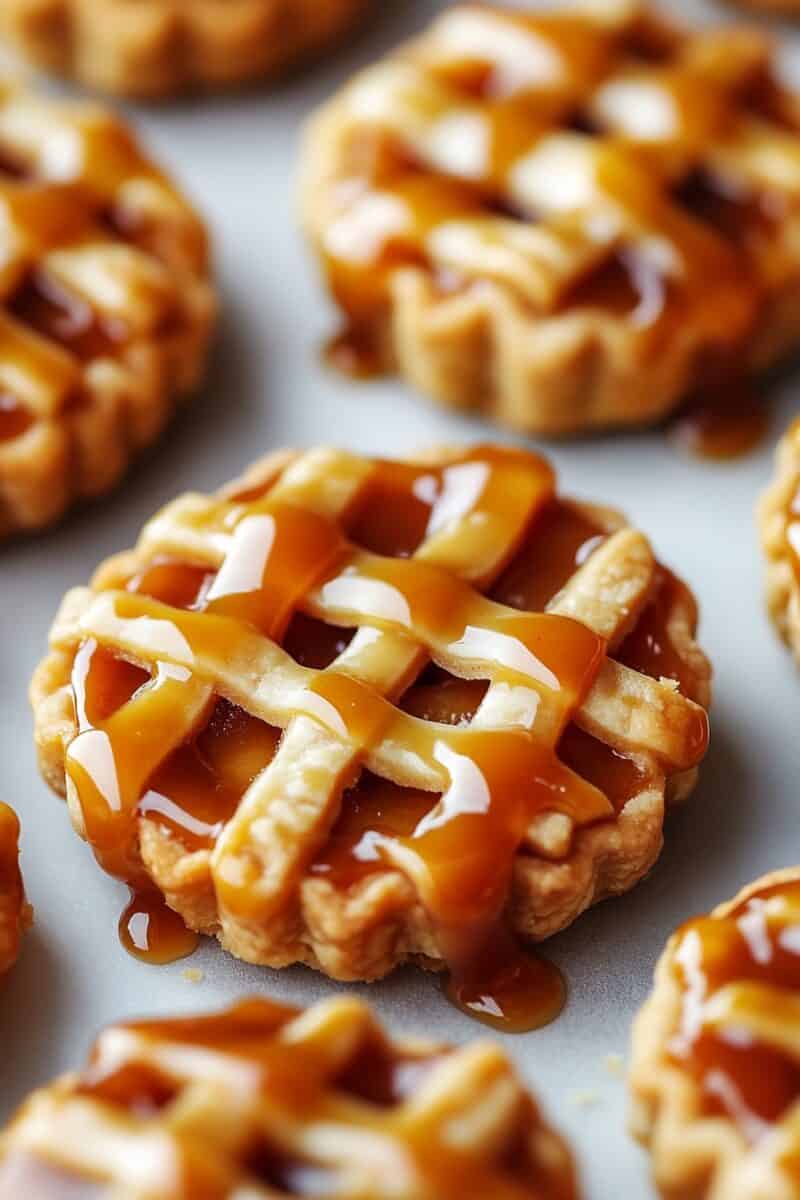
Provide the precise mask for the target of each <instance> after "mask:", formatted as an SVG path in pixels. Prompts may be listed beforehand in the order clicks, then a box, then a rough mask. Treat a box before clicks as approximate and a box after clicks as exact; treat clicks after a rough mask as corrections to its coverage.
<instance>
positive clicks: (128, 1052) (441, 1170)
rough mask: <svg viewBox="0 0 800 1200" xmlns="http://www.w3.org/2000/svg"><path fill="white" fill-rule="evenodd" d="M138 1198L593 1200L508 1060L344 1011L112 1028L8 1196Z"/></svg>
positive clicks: (31, 1111) (53, 1094) (320, 1009)
mask: <svg viewBox="0 0 800 1200" xmlns="http://www.w3.org/2000/svg"><path fill="white" fill-rule="evenodd" d="M487 1111H488V1112H491V1118H492V1119H491V1122H490V1128H489V1129H488V1130H486V1128H485V1125H486V1114H487ZM34 1117H35V1122H34V1120H32V1118H34ZM76 1118H79V1119H80V1129H81V1136H80V1137H79V1138H77V1140H74V1139H73V1138H71V1136H70V1132H69V1131H70V1130H71V1129H72V1128H74V1126H73V1124H72V1123H73V1122H74V1121H75V1119H76ZM456 1122H457V1123H458V1136H457V1137H456V1136H454V1135H453V1132H452V1130H453V1128H454V1126H455V1124H456ZM34 1125H35V1127H34ZM111 1129H113V1130H114V1139H113V1149H112V1148H111V1147H110V1145H108V1143H107V1141H106V1139H107V1138H108V1136H109V1131H110V1130H111ZM145 1137H146V1139H147V1146H148V1154H147V1155H146V1156H143V1155H142V1153H141V1144H142V1139H143V1138H145ZM323 1144H326V1148H323V1149H322V1150H320V1149H319V1147H320V1146H323ZM107 1145H108V1151H107V1149H106V1147H107ZM134 1182H135V1185H136V1187H137V1188H138V1190H140V1191H141V1190H142V1188H143V1187H144V1188H146V1191H147V1195H148V1196H152V1197H153V1200H161V1198H162V1197H163V1200H167V1197H169V1198H170V1200H225V1197H228V1196H230V1195H232V1194H233V1192H234V1191H235V1192H236V1194H237V1195H238V1194H239V1193H241V1194H242V1195H244V1194H245V1193H247V1195H250V1194H251V1193H252V1195H254V1196H255V1195H256V1194H258V1195H261V1194H262V1192H263V1194H265V1195H266V1194H269V1195H273V1194H275V1195H278V1194H280V1195H286V1196H296V1197H307V1198H308V1200H312V1198H314V1197H320V1196H323V1195H325V1196H327V1195H331V1196H333V1195H336V1196H340V1197H342V1200H345V1198H346V1197H351V1196H352V1197H355V1196H356V1195H358V1196H370V1197H374V1200H390V1197H392V1198H394V1200H411V1197H419V1196H422V1195H424V1196H425V1197H429V1198H430V1200H450V1198H451V1197H453V1196H457V1195H461V1196H465V1197H466V1196H470V1197H471V1196H474V1197H476V1198H477V1197H480V1198H481V1200H577V1196H578V1186H577V1181H576V1176H575V1171H574V1167H573V1164H572V1161H571V1156H570V1154H569V1151H568V1149H567V1147H566V1146H565V1145H564V1143H563V1142H562V1141H561V1140H560V1139H559V1138H558V1137H557V1135H556V1134H554V1133H553V1132H552V1131H551V1130H550V1129H549V1128H548V1127H547V1126H546V1125H545V1123H544V1121H543V1119H542V1117H541V1115H540V1113H539V1111H538V1109H537V1106H536V1104H535V1102H534V1100H533V1098H532V1097H531V1096H530V1095H529V1094H528V1093H526V1092H525V1091H524V1089H523V1087H522V1085H521V1083H520V1082H519V1080H518V1079H517V1077H516V1075H515V1073H514V1071H513V1068H512V1066H511V1064H510V1062H509V1061H508V1059H507V1058H506V1056H505V1055H504V1054H503V1053H502V1051H501V1050H500V1048H499V1047H497V1046H493V1045H492V1044H491V1043H487V1042H483V1043H475V1044H473V1045H472V1046H471V1047H469V1048H466V1049H463V1050H458V1049H451V1048H450V1047H447V1046H442V1045H434V1044H431V1043H427V1042H392V1041H390V1040H389V1038H388V1037H387V1036H386V1035H385V1034H384V1032H383V1031H382V1030H381V1028H380V1027H379V1026H378V1025H377V1023H376V1022H375V1020H374V1019H373V1018H372V1016H371V1015H370V1013H369V1010H368V1009H367V1008H366V1007H365V1006H364V1005H362V1004H360V1003H359V1002H357V1001H354V1000H346V999H344V998H340V999H338V1000H331V1001H328V1002H326V1003H324V1004H320V1005H317V1006H316V1007H315V1008H311V1009H309V1010H307V1011H306V1012H298V1011H297V1010H295V1009H292V1008H288V1007H285V1006H282V1005H278V1004H275V1003H272V1002H270V1001H268V1000H265V999H255V998H254V999H250V1000H245V1001H242V1002H240V1003H238V1004H236V1005H235V1006H234V1007H233V1008H231V1009H229V1010H227V1011H225V1012H221V1013H219V1014H213V1015H209V1016H198V1017H188V1018H182V1019H170V1020H156V1021H133V1022H130V1023H127V1024H120V1025H117V1026H113V1027H111V1028H109V1029H107V1030H106V1031H105V1032H104V1033H102V1034H101V1036H100V1037H99V1038H98V1040H97V1042H96V1044H95V1046H94V1048H93V1050H92V1052H91V1055H90V1058H89V1062H88V1065H87V1066H86V1067H85V1068H84V1069H83V1070H82V1071H81V1072H79V1073H78V1074H76V1075H73V1076H71V1077H70V1078H69V1080H68V1081H66V1082H64V1083H63V1084H61V1085H59V1084H56V1085H55V1087H54V1088H51V1089H43V1090H42V1091H41V1092H39V1093H38V1094H37V1095H36V1096H35V1097H33V1099H32V1101H31V1104H30V1105H29V1106H27V1107H23V1109H22V1110H21V1111H20V1113H19V1115H18V1117H17V1118H16V1119H15V1121H14V1122H13V1123H12V1125H11V1126H10V1128H9V1130H8V1132H7V1135H6V1137H5V1140H4V1144H3V1145H2V1146H0V1193H2V1194H3V1195H4V1196H5V1195H9V1196H11V1195H12V1194H13V1195H15V1196H22V1195H24V1196H25V1198H26V1200H45V1198H46V1200H78V1197H84V1196H92V1197H94V1196H95V1195H97V1196H98V1197H99V1196H100V1195H101V1194H102V1195H105V1194H106V1192H107V1191H111V1190H114V1191H116V1190H119V1191H120V1192H122V1191H124V1190H126V1189H127V1188H129V1187H130V1185H131V1184H132V1183H134ZM84 1183H85V1187H84V1186H83V1185H84Z"/></svg>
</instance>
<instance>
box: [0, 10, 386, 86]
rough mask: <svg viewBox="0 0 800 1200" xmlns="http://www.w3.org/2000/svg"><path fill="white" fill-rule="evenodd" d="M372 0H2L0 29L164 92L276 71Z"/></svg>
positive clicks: (44, 51)
mask: <svg viewBox="0 0 800 1200" xmlns="http://www.w3.org/2000/svg"><path fill="white" fill-rule="evenodd" d="M367 2H368V0H136V3H131V0H3V4H2V8H1V9H0V32H2V33H4V34H5V35H6V37H7V38H8V39H9V40H10V41H11V42H13V43H14V44H15V45H16V46H18V47H19V48H20V49H21V50H22V51H23V53H25V54H26V55H27V56H28V57H29V58H31V59H32V60H33V61H34V62H35V63H37V64H39V65H40V66H42V67H44V68H45V69H46V70H50V71H55V72H57V73H58V74H61V75H66V76H70V77H71V78H73V79H76V80H78V81H79V82H81V83H83V84H85V85H86V86H87V87H90V88H95V89H98V90H100V91H104V92H109V93H112V94H115V95H118V96H129V97H133V98H137V97H138V98H140V99H150V100H157V99H164V98H166V97H169V96H173V95H176V94H177V93H179V92H184V91H186V90H188V89H195V88H201V89H206V90H207V89H218V88H227V87H232V86H235V85H237V84H243V83H247V82H250V81H252V80H256V79H260V78H264V77H267V76H273V75H277V74H279V73H280V72H282V71H285V70H286V69H287V68H289V67H291V66H294V65H295V64H296V63H297V62H298V61H299V60H300V59H303V58H306V57H308V56H310V55H314V54H318V53H320V52H321V51H323V50H324V49H325V48H326V47H327V46H328V45H329V44H330V43H332V42H333V41H335V40H336V39H337V38H338V37H340V36H341V35H342V34H344V33H345V32H346V31H347V30H348V29H349V28H350V27H351V26H352V25H353V23H354V22H355V20H356V19H357V17H358V16H360V15H361V13H362V12H363V11H364V10H365V8H366V7H367Z"/></svg>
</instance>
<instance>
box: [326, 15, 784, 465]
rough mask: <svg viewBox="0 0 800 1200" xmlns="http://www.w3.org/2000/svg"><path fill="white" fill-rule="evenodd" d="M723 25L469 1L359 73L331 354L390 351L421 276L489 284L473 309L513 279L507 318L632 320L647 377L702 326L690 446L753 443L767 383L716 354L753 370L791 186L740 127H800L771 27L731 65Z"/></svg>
mask: <svg viewBox="0 0 800 1200" xmlns="http://www.w3.org/2000/svg"><path fill="white" fill-rule="evenodd" d="M742 36H743V37H744V35H742ZM708 37H709V46H708V48H707V47H706V46H705V44H704V42H703V35H697V37H696V39H695V38H693V37H692V36H691V35H689V34H682V33H681V32H679V31H677V30H668V29H666V28H664V27H663V26H662V25H661V24H660V23H659V21H658V19H657V18H655V17H651V16H642V17H637V18H631V19H630V20H619V21H614V20H608V21H604V22H600V21H598V20H597V18H596V17H594V16H593V15H592V14H586V15H585V16H583V17H581V16H564V15H563V14H559V13H543V14H536V15H526V14H522V13H517V12H514V11H512V10H509V9H502V8H501V9H499V10H498V11H496V12H493V13H492V14H491V15H490V14H489V13H487V12H481V11H476V10H474V9H473V8H472V7H471V6H468V5H464V6H458V5H456V6H454V8H453V9H452V10H451V11H450V12H449V13H448V15H446V16H445V17H443V18H441V19H440V20H439V21H438V22H435V23H434V25H433V26H432V28H431V29H430V30H429V31H428V32H427V34H425V35H423V37H422V38H420V39H419V40H418V41H416V42H412V43H411V44H410V45H409V46H408V47H407V48H403V49H401V51H400V52H399V53H398V54H396V55H394V56H392V57H390V58H389V59H388V60H386V61H385V62H384V63H382V64H379V65H378V67H376V68H374V69H373V71H372V72H371V73H370V72H368V73H366V75H365V76H362V77H356V79H355V80H354V81H353V83H352V84H351V85H350V87H348V88H346V89H345V90H344V91H343V93H342V94H341V98H340V99H338V100H337V101H334V104H338V105H339V114H340V120H341V125H342V129H341V130H339V131H337V132H338V133H339V135H340V136H339V141H340V145H339V147H338V156H339V158H338V162H337V167H338V171H337V173H336V177H335V181H334V182H333V183H330V184H329V190H330V197H329V202H328V204H327V206H325V207H323V208H322V212H323V213H324V214H325V218H326V219H325V220H324V221H323V220H320V221H319V229H314V233H315V236H316V238H317V241H318V243H319V248H320V252H321V256H322V262H323V268H324V271H325V274H326V277H327V280H328V284H329V287H330V290H331V292H332V294H333V296H334V298H335V300H336V302H337V304H338V305H339V307H340V309H341V311H342V313H343V316H344V328H343V330H342V332H341V333H339V334H338V335H337V336H336V337H335V338H333V339H332V341H331V343H330V344H329V346H328V350H327V357H328V360H329V361H330V362H331V363H332V364H333V365H335V366H337V367H338V368H340V369H342V370H345V371H346V372H348V373H349V374H351V375H355V376H364V375H371V374H374V373H376V372H378V371H380V370H382V369H387V368H391V367H393V366H394V365H395V364H394V362H393V354H394V348H393V335H392V330H391V314H392V311H393V307H394V305H395V303H396V292H397V290H398V289H399V288H400V287H402V276H403V272H408V271H413V272H416V273H417V274H421V275H422V276H424V277H425V288H424V289H423V291H424V294H425V295H429V294H430V295H431V296H436V295H439V296H441V297H442V298H447V297H456V298H457V297H458V296H459V295H460V296H463V297H465V298H468V297H470V296H473V297H475V298H476V307H477V308H478V309H480V298H481V297H491V294H492V293H493V292H497V294H498V295H499V296H500V297H501V298H502V303H503V306H504V307H503V312H505V313H506V322H507V323H508V320H509V318H508V312H509V311H510V310H513V311H514V312H515V313H519V314H520V319H527V320H529V321H530V322H531V332H532V335H534V334H536V333H537V332H538V330H537V322H539V321H542V322H548V321H552V320H553V318H556V317H559V316H568V317H569V318H570V320H573V321H576V322H580V321H581V320H582V319H583V318H585V317H588V318H589V319H590V320H592V321H593V320H595V319H596V318H598V316H599V318H600V320H601V321H602V320H605V319H608V320H614V321H616V322H618V323H619V325H620V326H624V332H625V336H626V340H627V338H628V335H629V340H630V346H631V356H632V357H633V358H635V361H636V363H637V364H638V365H639V367H640V369H641V371H642V375H641V380H642V387H643V388H646V387H647V382H646V381H647V371H648V368H650V367H653V368H654V367H656V366H658V365H659V363H660V360H661V359H663V357H664V353H665V349H670V348H671V347H672V346H673V345H674V344H675V343H676V342H679V341H680V340H681V339H682V338H684V336H685V335H686V331H687V329H691V333H692V336H693V337H695V335H696V344H695V343H693V345H695V351H694V352H693V354H692V362H691V365H690V368H689V372H690V376H689V378H687V380H686V387H687V391H688V392H696V393H697V395H696V398H695V399H694V401H693V402H692V404H691V406H690V410H689V411H688V412H687V411H684V412H683V413H682V414H681V415H680V417H679V420H678V425H677V428H676V436H677V438H678V440H679V442H680V443H682V444H683V445H685V446H687V447H688V448H689V449H690V451H691V452H692V453H694V454H697V455H701V456H706V457H711V458H728V457H734V456H736V455H738V454H741V453H744V452H745V451H746V450H748V449H749V448H750V447H751V446H752V445H754V444H755V443H756V441H757V440H758V439H759V438H760V437H761V435H762V434H763V432H764V429H765V418H764V414H763V407H764V406H763V401H762V400H761V397H756V396H754V395H751V396H750V397H749V398H747V399H745V398H743V394H744V390H745V389H744V387H743V386H742V385H740V384H738V383H737V384H736V385H735V386H734V387H730V386H724V387H720V386H718V384H717V383H716V382H715V380H714V379H713V378H710V377H708V373H707V372H706V370H705V368H704V366H703V364H704V363H705V360H706V359H707V358H708V359H711V360H713V361H715V362H718V363H723V364H725V367H726V370H727V371H728V372H731V369H732V366H733V367H734V369H738V370H739V373H740V375H741V376H742V377H743V378H744V377H746V376H747V375H748V373H749V370H750V367H749V349H750V346H751V344H752V342H753V340H754V337H755V334H756V329H757V322H758V317H759V310H760V307H761V306H762V303H763V298H762V292H763V291H764V290H765V288H768V287H769V271H770V269H771V267H770V264H774V262H775V261H776V260H779V259H780V258H781V256H783V257H785V256H786V250H785V247H784V241H785V237H784V235H783V232H782V223H785V220H786V215H787V204H788V203H789V201H787V194H788V193H787V191H786V189H784V188H783V187H782V185H781V184H780V183H779V182H774V183H773V182H771V180H770V178H769V177H768V176H767V175H766V173H761V172H758V171H752V170H749V169H747V165H746V164H740V163H739V161H738V158H737V151H736V132H735V131H737V130H738V129H739V128H740V127H741V128H742V130H744V128H746V127H749V123H753V124H755V123H757V122H761V124H762V126H764V127H765V128H766V129H769V130H770V132H772V133H773V134H774V136H775V138H776V140H779V141H780V139H782V138H787V134H788V133H789V132H790V131H791V133H792V134H794V135H797V133H798V124H797V119H796V112H795V113H794V117H793V119H792V118H790V116H789V113H790V111H791V100H790V98H787V96H786V95H785V93H783V92H782V91H781V89H780V87H779V85H778V84H777V83H776V82H775V81H774V79H773V78H772V76H771V74H770V68H769V63H768V55H767V54H766V52H765V50H764V47H763V44H762V43H761V42H760V41H758V39H756V38H755V37H754V38H753V44H752V52H751V54H750V56H749V58H748V56H747V55H746V54H745V53H744V49H743V48H744V42H742V47H738V46H737V47H734V49H735V51H736V52H735V53H733V54H731V56H730V60H731V66H730V70H729V71H724V70H722V69H720V64H721V62H723V61H724V57H725V51H724V48H723V47H716V46H714V45H713V37H712V35H708ZM653 46H658V51H657V53H655V54H654V53H653V49H652V48H653ZM766 122H768V123H769V124H768V125H765V124H764V123H766ZM729 144H730V145H731V146H732V150H731V153H730V154H727V155H726V154H724V153H723V152H722V150H721V151H720V154H719V155H718V154H717V153H716V150H717V147H718V146H719V147H725V148H726V149H727V147H728V145H729ZM786 146H788V139H787V143H786ZM786 146H784V149H786ZM795 149H796V147H795V146H794V145H793V146H792V147H791V150H789V149H787V150H786V152H787V153H792V154H793V153H794V152H795ZM552 175H556V176H561V177H563V178H564V180H565V185H564V187H562V188H561V189H560V190H559V191H558V193H556V192H555V190H554V189H553V188H552V186H551V185H550V182H549V180H550V178H551V177H552ZM325 182H327V181H325ZM322 186H324V184H323V185H322ZM313 202H314V198H313V197H311V199H310V204H311V205H313ZM312 224H313V222H312ZM612 230H613V233H612ZM537 239H541V240H537ZM656 245H658V246H659V247H660V250H659V252H654V247H655V246H656ZM551 256H552V257H553V258H554V259H555V258H557V259H558V261H559V267H558V268H555V269H553V268H552V267H551V263H550V259H551ZM562 259H563V260H564V262H563V263H562V261H561V260H562ZM573 260H574V265H571V264H572V263H573ZM676 264H679V266H678V269H676ZM761 274H765V275H766V276H767V279H766V280H765V281H764V282H762V281H761V280H760V275H761ZM532 281H535V286H534V283H533V282H532ZM421 294H422V293H421ZM498 303H500V301H498ZM486 308H487V311H490V310H491V303H490V301H489V300H487V302H486ZM481 313H482V310H481ZM481 319H485V320H486V321H487V328H488V330H491V325H490V324H488V317H486V314H484V313H482V315H481ZM602 334H603V329H602V328H599V329H598V336H597V341H598V342H599V341H600V340H601V336H602ZM491 336H492V334H491V332H487V333H486V337H487V340H489V339H490V338H491ZM571 336H572V335H571ZM476 338H477V335H476ZM621 338H622V330H620V339H621ZM588 353H589V348H588V347H587V354H588ZM695 360H696V362H697V370H696V372H695V368H694V363H695ZM716 373H718V372H716ZM417 382H418V381H417ZM587 386H588V385H587ZM441 387H444V384H441ZM491 388H492V381H491V379H488V378H487V380H486V384H485V391H486V393H487V395H488V396H489V399H487V400H486V407H487V408H488V409H489V410H491V407H492V405H491ZM678 400H679V397H676V403H677V401H678ZM642 419H643V421H646V420H647V419H648V418H647V415H646V413H645V415H644V416H643V418H642Z"/></svg>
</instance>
